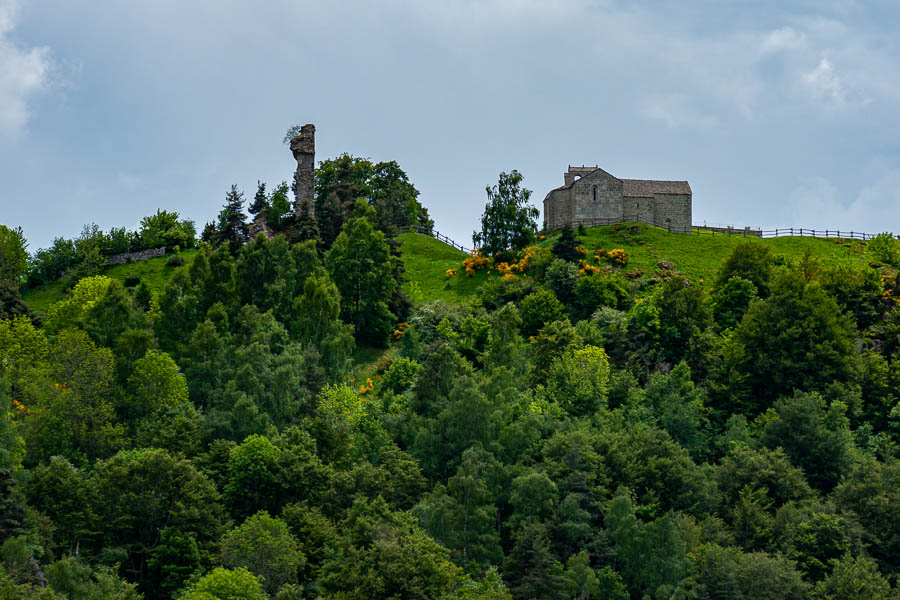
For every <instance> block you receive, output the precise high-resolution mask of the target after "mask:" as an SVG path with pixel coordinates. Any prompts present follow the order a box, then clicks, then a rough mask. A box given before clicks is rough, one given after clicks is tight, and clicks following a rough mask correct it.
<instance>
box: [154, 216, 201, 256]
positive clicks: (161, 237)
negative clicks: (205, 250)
mask: <svg viewBox="0 0 900 600" xmlns="http://www.w3.org/2000/svg"><path fill="white" fill-rule="evenodd" d="M140 239H141V244H143V246H144V247H145V248H157V247H159V246H165V247H166V248H168V249H172V248H174V247H175V246H178V247H180V248H181V249H184V248H193V247H194V244H196V241H197V228H196V227H195V226H194V222H193V221H191V220H189V219H184V220H182V219H180V218H179V216H178V213H177V212H174V211H172V212H170V211H167V210H157V211H156V214H155V215H149V216H146V217H144V218H143V219H141V231H140Z"/></svg>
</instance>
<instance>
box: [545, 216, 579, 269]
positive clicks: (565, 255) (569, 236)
mask: <svg viewBox="0 0 900 600" xmlns="http://www.w3.org/2000/svg"><path fill="white" fill-rule="evenodd" d="M577 247H578V239H577V238H576V237H575V231H574V230H573V229H572V226H571V225H570V224H568V223H566V224H565V225H563V228H562V231H560V234H559V239H558V240H556V243H555V244H553V250H551V252H553V256H555V257H556V258H559V259H562V260H565V261H568V262H578V259H580V258H581V254H580V253H579V252H578V250H577V249H576V248H577Z"/></svg>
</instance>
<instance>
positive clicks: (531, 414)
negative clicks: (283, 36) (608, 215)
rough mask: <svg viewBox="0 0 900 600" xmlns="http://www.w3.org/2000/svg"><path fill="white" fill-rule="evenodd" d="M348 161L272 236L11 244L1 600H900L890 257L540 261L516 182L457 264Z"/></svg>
mask: <svg viewBox="0 0 900 600" xmlns="http://www.w3.org/2000/svg"><path fill="white" fill-rule="evenodd" d="M376 166H377V167H378V168H375V167H376ZM331 167H333V168H328V169H323V170H322V172H323V173H324V174H325V175H327V178H326V179H323V180H322V181H319V182H318V183H319V184H321V186H319V185H318V184H317V198H316V202H317V204H316V209H315V214H313V211H312V210H311V209H310V204H309V203H308V202H306V203H304V206H305V209H304V210H302V211H300V213H299V214H297V213H295V212H293V211H290V204H289V203H288V202H287V200H286V195H287V193H288V192H287V189H288V188H287V186H286V184H284V185H281V186H278V187H277V188H276V189H275V191H273V192H272V193H271V194H269V193H267V192H266V190H265V186H264V185H263V184H262V183H260V184H259V185H258V190H257V194H256V196H255V197H254V199H253V204H252V205H251V207H250V208H251V213H252V214H253V215H255V218H256V219H257V221H255V224H256V225H259V223H260V221H261V220H262V221H264V223H263V224H268V225H271V227H272V228H274V230H275V231H276V235H273V236H271V237H266V236H264V235H258V236H255V237H251V236H250V227H249V225H248V223H247V216H246V215H245V214H244V212H243V211H244V204H245V203H246V201H245V199H244V198H243V193H242V192H241V191H240V190H238V189H237V187H236V186H233V187H232V188H231V190H230V191H229V192H228V193H227V194H226V204H225V206H224V207H223V209H222V211H221V212H220V213H219V215H218V218H217V219H216V220H215V222H210V223H208V224H207V225H206V226H205V227H204V228H203V233H202V237H201V239H200V240H197V238H196V236H194V235H193V233H192V232H193V231H194V227H193V224H192V223H190V222H185V221H183V220H181V219H179V218H178V215H177V214H175V213H163V212H159V213H157V215H155V216H153V218H152V219H145V221H144V226H142V229H141V231H139V232H128V231H125V230H123V229H113V230H110V232H108V233H107V232H102V231H100V230H99V229H98V228H97V227H86V228H85V231H84V233H83V234H82V236H80V237H79V238H77V239H76V240H65V239H62V238H57V239H56V240H54V243H53V246H52V247H51V248H48V249H43V250H39V251H38V252H36V253H34V254H31V255H29V254H28V253H26V252H25V247H24V236H23V234H22V232H21V230H14V229H10V228H8V227H5V226H2V225H0V600H5V599H6V598H10V599H12V598H16V599H20V598H21V599H23V600H81V599H99V598H104V599H105V598H110V599H115V600H304V599H316V598H319V599H322V600H326V599H333V598H345V599H348V600H370V599H371V600H382V599H383V600H391V599H396V598H422V599H425V598H436V599H437V598H440V599H447V600H449V599H459V600H535V599H542V600H543V599H549V600H575V599H578V600H591V599H593V600H599V599H605V600H642V599H645V598H648V599H649V598H657V599H661V598H667V599H673V600H714V599H720V598H730V599H736V600H738V599H739V600H770V599H772V598H779V599H782V598H783V599H786V600H806V599H810V600H838V599H845V598H847V599H851V600H892V599H896V598H897V594H898V588H897V580H898V577H900V567H898V565H900V540H898V537H897V535H896V532H897V531H900V403H898V402H900V396H898V392H897V390H900V277H898V271H897V268H898V267H900V240H897V239H895V238H894V237H893V236H891V235H888V234H885V235H881V236H877V237H876V238H875V239H873V240H871V241H870V242H868V243H867V244H866V245H865V246H863V245H862V244H860V243H845V242H843V241H841V240H818V239H800V238H794V239H777V240H760V239H743V238H739V237H725V236H706V235H704V236H698V235H692V236H691V235H677V234H669V233H666V232H664V231H662V230H659V229H655V228H652V227H648V226H645V225H640V224H624V225H619V226H612V227H598V228H594V229H589V230H587V231H585V232H584V234H583V235H581V236H578V235H577V232H574V231H573V230H572V229H570V228H564V229H563V230H562V231H560V232H555V233H553V234H552V235H550V236H547V237H543V238H542V237H541V236H539V235H537V236H536V235H535V228H536V224H535V223H534V221H533V220H531V219H532V217H531V215H533V214H534V209H533V207H530V206H529V205H528V203H527V200H528V198H527V196H528V194H526V193H524V192H523V191H522V190H519V193H511V190H510V187H509V186H507V185H505V184H504V185H503V186H499V185H498V186H497V187H496V188H489V189H491V192H489V196H491V198H492V203H491V204H489V205H488V206H487V207H486V209H485V217H484V218H483V219H482V232H481V236H480V239H483V240H487V242H486V243H485V248H486V249H487V250H485V252H484V254H482V253H481V252H478V253H475V254H473V255H466V254H464V253H462V252H459V251H457V250H454V249H453V248H450V247H449V246H446V245H444V244H443V243H441V242H439V241H437V240H435V239H433V238H431V237H429V236H427V235H419V234H400V235H398V232H400V231H409V230H410V228H411V227H416V228H424V229H426V230H427V229H428V227H429V226H430V221H429V220H428V218H427V213H426V212H425V211H424V209H421V207H420V206H419V205H418V204H417V201H416V197H417V195H418V192H417V191H416V190H415V188H414V187H413V186H412V185H411V184H409V183H408V181H407V179H406V178H405V174H404V173H402V171H401V170H399V167H396V165H394V164H391V163H377V164H370V162H369V161H363V160H361V159H354V158H353V157H351V156H349V155H345V156H344V157H342V158H341V159H340V160H339V161H336V162H334V163H333V164H332V165H331ZM370 167H371V168H370ZM325 175H323V177H325ZM518 179H520V177H519V175H518V174H517V173H515V172H514V173H513V174H511V175H501V181H505V182H507V183H509V182H510V181H512V182H513V183H512V184H511V185H512V187H516V186H515V182H516V181H517V180H518ZM320 187H321V193H319V191H320ZM367 190H368V191H367ZM392 190H394V191H392ZM512 191H515V190H512ZM401 192H402V193H401ZM361 194H362V195H361ZM507 199H510V203H506V200H507ZM510 210H519V211H524V212H520V213H519V215H520V216H523V217H525V218H524V221H525V223H524V225H522V223H521V222H520V220H519V219H512V220H508V219H506V215H507V214H508V212H509V211H510ZM154 223H156V225H158V226H156V225H154ZM154 232H155V233H154ZM172 236H182V237H181V239H180V241H181V242H183V243H179V244H168V243H167V244H166V245H167V247H173V248H174V247H175V246H176V245H177V246H178V247H179V248H184V249H186V250H183V251H182V252H178V253H174V254H172V255H170V256H169V257H166V258H159V259H151V260H148V261H144V262H138V263H133V264H127V265H121V266H117V267H104V266H103V265H105V264H106V261H107V259H106V256H108V255H109V253H110V252H111V251H112V250H113V249H116V248H123V247H126V246H127V247H128V248H134V247H144V246H147V245H150V244H151V242H155V240H158V239H162V238H171V237H172ZM9 257H13V258H14V260H11V259H10V258H9ZM23 287H24V288H26V290H25V292H24V297H25V302H26V303H27V305H26V304H24V303H23V302H22V300H21V297H20V290H21V288H23ZM29 306H30V307H31V309H32V310H29ZM34 312H39V313H40V314H39V315H35V314H34Z"/></svg>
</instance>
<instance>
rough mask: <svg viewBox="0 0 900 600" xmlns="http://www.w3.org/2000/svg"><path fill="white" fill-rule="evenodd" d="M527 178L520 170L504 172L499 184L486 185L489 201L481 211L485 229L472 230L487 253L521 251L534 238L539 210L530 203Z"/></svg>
mask: <svg viewBox="0 0 900 600" xmlns="http://www.w3.org/2000/svg"><path fill="white" fill-rule="evenodd" d="M523 179H524V177H523V176H522V174H521V173H519V172H518V171H516V170H513V171H512V172H510V173H500V179H499V181H498V183H497V185H495V186H493V187H491V186H487V187H486V188H485V191H486V192H487V197H488V202H487V204H485V206H484V213H483V214H482V215H481V231H476V232H474V233H473V234H472V243H473V244H475V246H477V247H478V248H480V249H481V251H482V253H483V254H485V255H487V256H497V255H504V254H506V253H508V252H517V251H519V250H522V249H523V248H525V246H527V245H528V244H529V243H530V242H531V240H532V239H534V236H535V233H536V232H537V217H538V214H539V211H538V209H536V208H535V207H534V206H532V205H531V204H529V203H528V201H529V199H530V198H531V190H529V189H525V188H523V187H521V183H522V180H523Z"/></svg>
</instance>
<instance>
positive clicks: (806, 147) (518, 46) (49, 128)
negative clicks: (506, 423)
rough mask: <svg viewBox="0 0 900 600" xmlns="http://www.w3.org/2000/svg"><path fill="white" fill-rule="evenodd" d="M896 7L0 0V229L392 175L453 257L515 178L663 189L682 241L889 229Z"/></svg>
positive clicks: (897, 193)
mask: <svg viewBox="0 0 900 600" xmlns="http://www.w3.org/2000/svg"><path fill="white" fill-rule="evenodd" d="M897 23H900V3H898V2H896V1H895V0H869V1H858V0H794V1H789V0H753V1H739V0H678V1H675V0H652V1H651V0H647V1H642V2H641V1H633V0H632V1H617V0H442V1H441V2H437V1H427V0H381V1H379V2H371V1H366V0H344V1H340V0H330V1H322V0H317V1H310V2H307V1H305V0H295V1H286V0H285V1H281V0H267V1H266V2H239V1H233V0H216V1H206V0H191V1H190V2H183V1H182V2H177V1H175V0H153V1H152V2H134V0H129V1H124V0H121V1H120V0H106V1H103V2H97V1H96V0H92V1H82V0H36V1H27V0H0V223H3V224H6V225H8V226H13V227H16V226H21V227H22V228H23V230H24V232H25V235H26V237H27V238H28V240H29V250H30V251H35V250H37V249H38V248H42V247H47V246H48V245H49V244H50V243H51V241H52V239H53V238H54V237H56V236H63V237H74V236H77V235H78V234H79V233H80V231H81V229H82V226H83V225H84V224H87V223H96V224H97V225H99V226H100V227H102V228H103V229H109V228H110V227H119V226H124V227H127V228H135V227H137V226H138V224H139V222H140V219H141V218H142V217H143V216H145V215H148V214H151V213H153V212H155V211H156V210H157V209H166V210H174V211H177V212H179V213H180V214H181V215H182V216H183V217H186V218H190V219H193V220H195V221H196V223H197V225H198V229H200V228H202V226H203V224H204V223H205V222H206V221H210V220H213V219H214V218H215V216H216V214H217V213H218V211H219V209H220V208H221V206H222V204H223V202H224V197H225V192H226V190H227V189H228V188H229V187H230V186H231V185H232V184H236V185H238V187H239V188H241V189H242V190H244V191H245V193H246V196H247V197H248V198H252V196H253V193H254V191H255V189H256V182H257V181H258V180H262V181H265V182H267V183H268V184H269V186H270V187H271V186H274V185H275V184H277V183H278V182H280V181H282V180H287V181H290V180H291V178H292V173H293V170H294V168H295V162H294V160H293V158H292V157H291V154H290V151H289V149H288V148H287V147H286V146H285V145H283V143H282V138H283V136H284V133H285V131H286V130H287V129H288V127H290V126H291V125H294V124H303V123H314V124H315V125H316V145H317V147H316V149H317V154H316V159H317V160H323V159H326V158H331V157H335V156H338V155H339V154H341V153H343V152H349V153H351V154H353V155H355V156H361V157H367V158H370V159H372V160H374V161H382V160H396V161H397V162H398V163H399V164H400V166H401V167H402V168H403V169H404V170H405V171H406V172H407V174H408V175H409V177H410V179H411V181H412V182H413V183H414V184H415V186H416V187H417V188H418V189H419V191H420V192H421V197H420V201H421V202H422V203H423V204H424V205H425V206H426V207H427V208H428V210H429V212H430V214H431V216H432V217H433V218H434V220H435V227H436V229H438V230H439V231H441V232H442V233H444V234H446V235H449V236H450V237H451V238H454V239H456V240H457V241H458V242H461V243H463V244H464V245H469V243H470V242H471V235H472V232H473V230H475V229H476V228H478V226H479V218H480V216H481V213H482V211H483V209H484V204H485V202H486V194H485V186H487V185H492V184H495V183H496V182H497V178H498V175H499V173H500V172H508V171H511V170H512V169H518V170H519V171H520V172H521V173H522V174H523V175H524V176H525V180H524V185H525V186H526V187H528V188H529V189H531V190H533V195H532V201H533V202H534V204H535V205H536V206H538V208H541V207H542V201H543V198H544V196H545V195H546V193H547V191H549V190H550V189H552V188H554V187H556V186H558V185H561V184H562V175H563V172H564V171H565V170H566V169H567V167H568V165H570V164H571V165H582V164H585V165H599V166H600V167H602V168H604V169H605V170H606V171H608V172H610V173H612V174H613V175H616V176H619V177H623V178H634V179H675V180H685V179H686V180H688V181H689V182H690V184H691V187H692V189H693V192H694V195H693V217H694V223H695V224H703V223H707V224H717V225H734V226H736V227H744V226H752V227H763V228H766V229H769V228H774V227H807V228H821V229H824V228H829V229H838V228H839V229H842V230H853V231H864V232H870V233H877V232H880V231H894V232H897V233H900V210H898V208H900V36H898V35H897V34H896V24H897Z"/></svg>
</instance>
